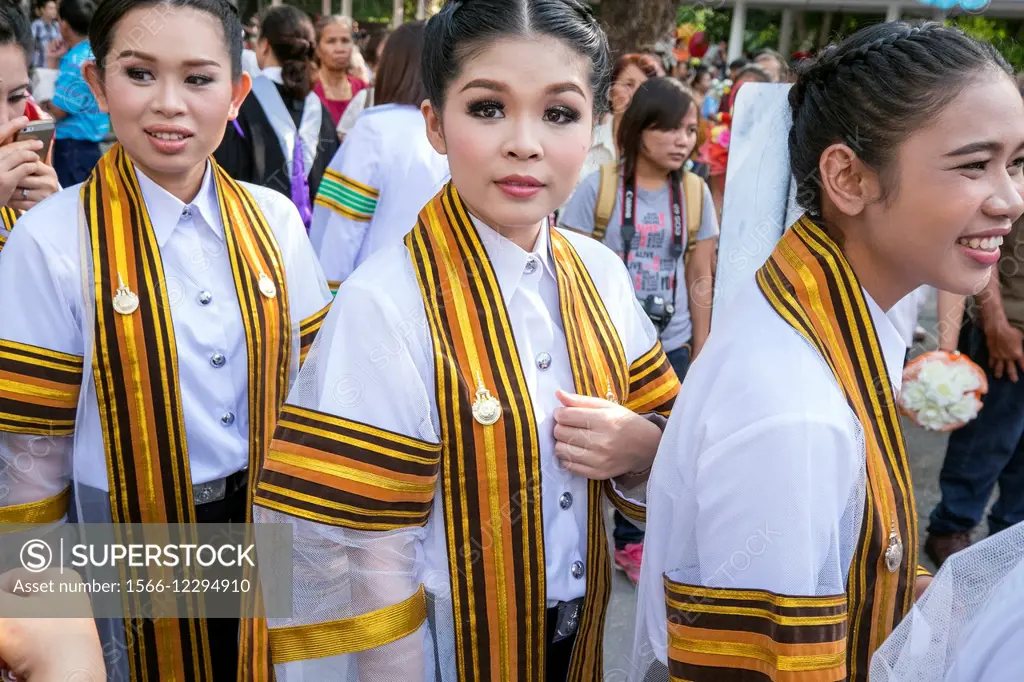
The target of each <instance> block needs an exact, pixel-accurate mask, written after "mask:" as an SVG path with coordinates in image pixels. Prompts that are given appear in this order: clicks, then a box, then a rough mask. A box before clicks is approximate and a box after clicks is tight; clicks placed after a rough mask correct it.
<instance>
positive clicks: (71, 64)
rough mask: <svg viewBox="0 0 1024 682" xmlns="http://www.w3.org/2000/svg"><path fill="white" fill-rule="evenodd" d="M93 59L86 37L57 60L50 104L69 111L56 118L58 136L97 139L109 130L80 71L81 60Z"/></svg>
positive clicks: (59, 137) (83, 61)
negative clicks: (57, 119)
mask: <svg viewBox="0 0 1024 682" xmlns="http://www.w3.org/2000/svg"><path fill="white" fill-rule="evenodd" d="M92 59H94V57H93V56H92V48H90V47H89V41H88V40H83V41H82V42H80V43H78V44H77V45H75V46H74V47H73V48H71V49H70V50H68V53H67V54H66V55H64V57H63V58H62V59H61V60H60V72H59V73H58V74H57V83H56V85H55V86H54V93H53V104H54V106H56V107H58V108H59V109H62V110H63V111H66V112H67V113H68V115H67V117H66V118H62V119H61V120H59V121H57V133H56V138H57V139H58V140H86V141H90V142H99V141H100V140H102V139H103V138H104V137H106V135H107V132H108V131H109V130H110V117H109V116H107V115H106V114H104V113H103V112H101V111H100V107H99V105H98V104H97V103H96V98H95V97H93V95H92V91H91V90H89V84H88V83H86V82H85V77H84V76H83V75H82V64H84V63H85V62H88V61H91V60H92Z"/></svg>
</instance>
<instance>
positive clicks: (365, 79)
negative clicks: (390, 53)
mask: <svg viewBox="0 0 1024 682" xmlns="http://www.w3.org/2000/svg"><path fill="white" fill-rule="evenodd" d="M348 75H350V76H352V77H353V78H355V79H356V80H358V81H360V82H362V83H367V84H368V83H369V82H370V68H369V67H368V66H366V60H365V59H364V58H363V51H362V50H361V49H359V46H358V45H353V46H352V61H351V62H350V63H349V65H348ZM364 89H365V88H364Z"/></svg>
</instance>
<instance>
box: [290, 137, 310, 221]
mask: <svg viewBox="0 0 1024 682" xmlns="http://www.w3.org/2000/svg"><path fill="white" fill-rule="evenodd" d="M302 149H303V147H302V138H301V137H299V135H298V134H296V135H295V152H294V153H293V154H292V203H294V204H295V207H296V208H297V209H299V217H301V218H302V224H303V225H305V226H306V230H307V231H308V230H309V225H310V223H312V222H313V206H312V202H311V201H310V199H309V178H307V177H306V161H305V159H303V157H302Z"/></svg>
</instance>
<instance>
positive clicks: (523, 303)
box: [257, 221, 657, 682]
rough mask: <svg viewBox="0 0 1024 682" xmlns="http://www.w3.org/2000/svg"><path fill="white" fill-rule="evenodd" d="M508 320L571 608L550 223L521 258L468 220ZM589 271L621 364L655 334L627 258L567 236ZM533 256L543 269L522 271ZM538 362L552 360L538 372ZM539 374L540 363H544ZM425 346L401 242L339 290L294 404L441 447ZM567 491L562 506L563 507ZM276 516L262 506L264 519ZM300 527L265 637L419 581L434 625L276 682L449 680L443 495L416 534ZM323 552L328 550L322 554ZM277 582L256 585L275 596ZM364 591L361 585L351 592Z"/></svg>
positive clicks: (562, 357) (563, 353) (391, 596)
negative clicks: (289, 613)
mask: <svg viewBox="0 0 1024 682" xmlns="http://www.w3.org/2000/svg"><path fill="white" fill-rule="evenodd" d="M474 225H475V226H476V229H477V232H478V234H480V237H481V241H482V242H483V244H484V247H485V248H486V250H487V253H488V256H489V258H490V260H491V262H492V265H493V266H494V269H495V274H496V277H497V279H498V282H499V285H500V288H501V291H502V295H503V297H504V300H505V305H506V306H507V309H508V311H509V317H510V321H511V325H512V331H513V333H514V335H515V339H516V348H517V350H518V352H519V357H520V362H521V364H522V368H523V373H524V377H525V379H526V382H527V386H528V387H529V389H530V395H531V398H532V399H533V403H534V408H535V413H536V419H537V424H538V431H539V433H538V436H539V444H540V454H541V467H542V472H543V473H542V476H543V486H542V505H543V510H544V512H543V519H544V539H545V558H546V577H547V594H548V597H549V599H551V600H553V601H559V600H561V601H568V600H571V599H573V598H575V597H579V596H583V595H584V593H585V587H586V580H585V577H584V578H580V577H574V576H573V575H572V572H571V569H570V567H571V565H572V563H573V562H574V561H582V560H584V558H585V557H586V555H587V548H586V540H587V513H586V510H587V482H586V480H585V479H582V478H581V477H578V476H574V475H572V474H569V473H567V472H565V471H564V470H562V469H561V467H560V466H559V465H558V464H557V460H556V458H555V456H554V436H553V428H554V421H553V417H552V412H553V410H554V409H555V407H557V406H558V405H559V403H558V401H557V399H556V398H555V391H556V390H557V389H559V388H562V389H566V390H572V386H573V385H572V374H571V370H570V368H569V363H568V355H567V350H566V348H565V335H564V331H563V330H562V324H563V321H562V320H561V316H560V313H559V309H558V299H557V283H556V279H555V277H554V271H553V262H552V260H551V256H550V253H549V250H548V244H549V241H548V234H547V228H546V227H545V228H544V230H543V231H542V234H541V237H540V239H539V240H538V243H537V244H536V246H535V248H534V250H533V251H532V252H526V251H524V250H522V249H521V248H519V247H518V246H516V245H515V244H514V243H512V242H510V241H508V240H506V239H504V238H503V237H501V236H500V235H498V234H497V233H496V232H494V231H493V230H491V229H490V228H488V227H487V226H485V225H483V224H481V223H479V222H477V221H474ZM566 236H567V237H568V238H569V239H570V241H571V242H572V243H573V245H574V246H575V248H576V249H577V251H578V253H579V254H580V257H581V258H582V259H583V261H584V263H585V264H586V265H587V267H588V270H589V271H590V273H591V276H592V277H593V278H594V280H595V284H596V285H597V287H598V290H599V292H600V294H601V296H602V298H603V299H604V301H605V304H606V306H607V307H608V310H609V313H610V315H611V317H612V322H613V324H614V325H615V328H616V330H617V331H618V333H619V336H620V338H621V339H622V342H623V345H624V347H625V350H626V355H627V360H630V361H632V360H635V359H636V358H639V357H640V356H641V355H643V354H644V353H646V352H647V351H648V350H650V348H651V347H653V346H654V344H655V342H656V339H657V333H656V331H655V330H654V327H653V326H652V325H651V324H650V322H649V321H648V320H647V318H646V317H645V316H644V315H643V313H642V312H641V311H639V310H638V308H637V306H636V302H635V297H634V296H633V293H632V286H631V284H630V281H629V278H628V276H627V274H626V272H625V268H624V267H623V265H622V263H621V262H620V261H618V259H617V258H616V257H615V255H614V254H613V253H612V252H611V251H609V250H608V249H606V248H605V247H604V246H602V245H601V244H599V243H597V242H595V241H593V240H590V239H588V238H586V237H582V236H578V235H571V234H569V235H566ZM530 260H535V261H540V266H539V267H537V265H536V264H534V265H533V266H528V265H527V263H528V261H530ZM541 353H546V354H548V355H549V356H550V358H549V361H550V364H546V363H539V362H538V356H539V355H540V354H541ZM541 365H544V366H543V367H542V366H541ZM434 382H435V375H434V358H433V346H432V342H431V336H430V327H429V325H428V323H427V320H426V312H425V308H424V304H423V298H422V295H421V292H420V289H419V284H418V282H417V280H416V276H415V272H414V270H413V267H412V263H411V261H410V256H409V253H408V251H407V249H406V248H405V246H404V245H403V244H401V243H399V244H395V245H393V246H390V247H386V248H384V249H382V250H381V251H380V252H378V253H376V254H375V255H374V256H372V257H371V258H370V259H369V260H368V261H367V262H366V263H365V264H364V265H363V266H361V267H360V268H359V269H358V270H357V271H356V273H355V274H354V275H353V276H352V277H351V278H349V280H348V281H346V282H345V284H344V285H343V286H342V287H341V289H340V290H339V291H338V295H337V297H336V299H335V302H334V304H333V305H332V307H331V312H330V314H329V315H328V317H327V320H326V321H325V322H324V326H323V328H322V329H321V333H320V336H319V338H318V339H317V341H316V343H314V347H313V349H312V351H311V352H310V355H309V357H308V358H307V361H306V364H305V366H304V367H303V369H302V372H301V373H300V375H299V379H298V381H297V382H296V384H295V386H294V387H293V389H292V393H291V395H290V396H289V400H288V402H289V404H294V405H299V406H303V407H307V408H312V409H317V410H320V411H323V412H327V413H330V414H334V415H338V416H341V417H344V418H346V419H350V420H354V421H360V422H363V423H364V424H369V425H372V426H375V427H377V428H380V429H385V430H387V431H391V432H394V433H398V434H401V435H403V436H408V437H412V438H417V439H419V440H422V441H427V442H430V443H437V442H439V434H440V426H439V420H438V412H437V406H436V404H435V392H434V386H435V384H434ZM563 492H571V494H572V496H573V502H572V504H571V507H570V508H569V509H563V508H561V507H560V505H559V497H560V495H561V494H562V493H563ZM280 518H281V517H280V515H278V514H276V513H271V512H269V511H267V510H265V509H261V508H257V519H258V520H259V521H273V520H279V519H280ZM291 521H292V523H293V525H294V528H295V550H294V556H295V568H294V578H293V583H292V589H293V599H294V604H295V613H294V615H293V618H291V619H287V620H281V621H273V622H272V623H271V627H272V628H279V627H284V626H288V625H295V624H309V623H318V622H327V621H329V620H335V619H338V618H348V617H352V616H354V615H359V614H361V613H366V612H367V611H370V610H374V609H377V608H380V607H381V606H386V605H393V604H396V603H398V602H401V601H402V600H403V599H405V598H407V597H408V596H409V595H411V594H412V593H413V592H415V590H416V589H418V587H419V586H420V585H423V586H424V588H425V590H426V593H427V595H428V603H429V604H430V608H429V613H430V615H429V621H428V623H427V626H426V628H425V629H424V634H422V635H421V634H420V633H417V634H415V635H412V636H410V637H407V638H405V639H403V640H399V641H398V642H395V643H394V644H391V645H388V646H387V647H382V648H380V649H377V650H374V651H372V652H363V653H358V654H349V655H347V656H336V657H332V658H327V659H323V658H321V659H312V660H308V661H295V662H290V663H285V664H279V665H277V666H276V671H277V676H278V679H279V680H287V682H294V681H295V680H303V681H310V680H324V679H330V680H340V681H342V682H378V681H379V682H384V681H388V682H390V681H392V680H403V681H408V682H413V681H416V682H418V681H419V680H421V679H422V680H426V681H429V680H442V681H444V682H448V681H454V680H456V679H457V676H456V671H455V654H454V626H453V623H452V606H451V597H450V594H451V585H450V578H449V567H448V544H447V537H446V531H445V522H444V512H443V506H442V504H441V496H440V487H439V488H438V492H437V493H436V494H435V498H434V508H433V511H432V512H431V515H430V518H429V519H428V521H427V524H426V526H425V527H423V528H409V529H403V530H399V531H392V532H388V533H371V532H363V531H358V532H357V531H352V530H347V529H342V528H334V527H328V526H325V525H323V524H319V523H316V522H312V521H306V520H300V519H294V518H293V519H291ZM328 545H329V547H328ZM274 585H275V583H274V582H273V581H265V582H264V590H273V589H274ZM352 585H358V586H362V588H361V589H359V590H352V589H350V588H349V587H344V586H352ZM338 586H343V587H338Z"/></svg>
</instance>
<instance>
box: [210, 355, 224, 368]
mask: <svg viewBox="0 0 1024 682" xmlns="http://www.w3.org/2000/svg"><path fill="white" fill-rule="evenodd" d="M227 361H228V359H227V358H226V357H224V355H222V354H221V353H214V354H213V356H212V357H211V358H210V364H211V365H213V366H214V367H223V366H224V363H225V362H227Z"/></svg>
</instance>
